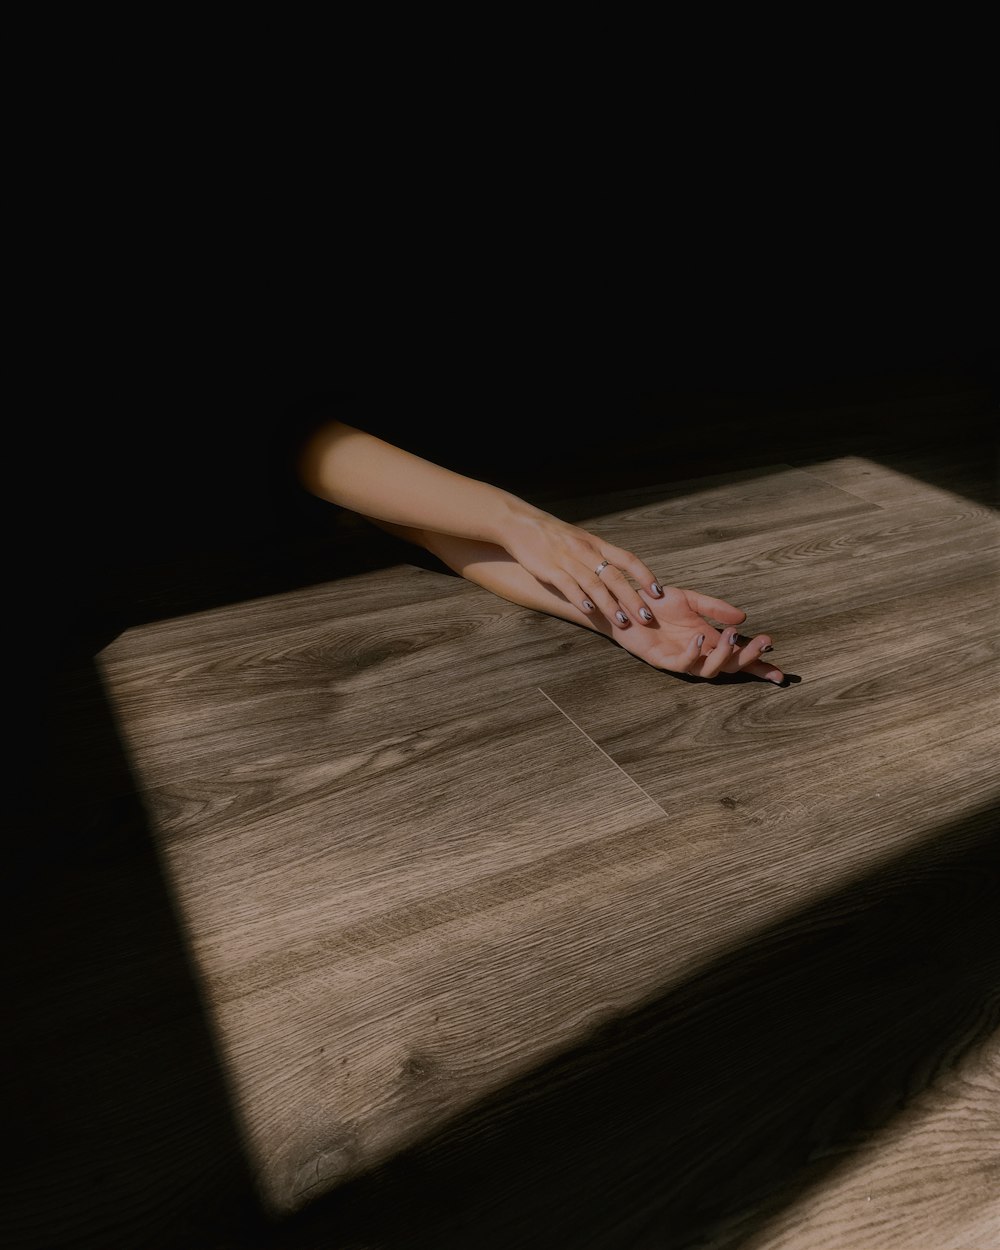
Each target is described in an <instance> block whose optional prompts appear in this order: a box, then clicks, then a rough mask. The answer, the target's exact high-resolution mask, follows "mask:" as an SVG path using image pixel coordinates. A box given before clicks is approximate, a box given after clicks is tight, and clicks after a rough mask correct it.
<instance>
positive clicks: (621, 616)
mask: <svg viewBox="0 0 1000 1250" xmlns="http://www.w3.org/2000/svg"><path fill="white" fill-rule="evenodd" d="M615 620H616V621H617V622H618V624H619V625H627V624H628V617H627V616H626V615H625V613H624V612H616V613H615Z"/></svg>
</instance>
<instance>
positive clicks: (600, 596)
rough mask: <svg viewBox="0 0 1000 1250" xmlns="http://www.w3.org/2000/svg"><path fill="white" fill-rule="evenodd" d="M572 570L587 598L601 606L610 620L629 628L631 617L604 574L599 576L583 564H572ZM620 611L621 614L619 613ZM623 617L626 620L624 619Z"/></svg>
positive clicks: (623, 627) (621, 626)
mask: <svg viewBox="0 0 1000 1250" xmlns="http://www.w3.org/2000/svg"><path fill="white" fill-rule="evenodd" d="M607 571H608V570H607V569H605V570H604V572H605V573H606V572H607ZM571 572H572V574H573V576H575V577H576V578H577V580H578V581H579V583H580V585H581V586H582V587H583V590H584V593H585V594H586V596H587V598H588V599H590V600H591V601H592V602H593V603H595V604H596V605H597V606H598V608H600V610H601V611H602V612H603V613H604V615H605V616H606V617H607V618H608V620H609V621H611V622H613V623H614V624H615V625H618V626H619V627H620V628H621V629H626V628H628V626H629V624H630V618H629V616H628V614H627V612H626V611H625V609H624V608H623V607H622V606H621V604H620V603H619V602H618V600H617V599H616V598H615V596H614V595H613V594H612V592H611V589H610V587H609V586H607V585H605V582H604V576H603V574H602V575H601V576H600V577H598V576H597V575H596V574H595V573H594V572H593V571H591V572H588V571H587V569H586V568H585V567H584V565H582V564H574V565H572V566H571ZM619 612H620V613H621V616H619V615H618V614H619ZM623 617H624V620H623V619H622V618H623Z"/></svg>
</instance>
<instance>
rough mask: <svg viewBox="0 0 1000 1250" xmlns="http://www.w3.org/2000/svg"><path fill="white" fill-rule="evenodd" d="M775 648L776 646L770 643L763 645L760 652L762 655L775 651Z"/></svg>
mask: <svg viewBox="0 0 1000 1250" xmlns="http://www.w3.org/2000/svg"><path fill="white" fill-rule="evenodd" d="M773 650H774V647H772V646H771V644H770V643H768V644H767V646H766V647H761V649H760V653H761V655H764V654H765V653H766V652H768V651H773Z"/></svg>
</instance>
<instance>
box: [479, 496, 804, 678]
mask: <svg viewBox="0 0 1000 1250" xmlns="http://www.w3.org/2000/svg"><path fill="white" fill-rule="evenodd" d="M503 545H504V547H505V549H506V550H507V552H508V554H509V555H510V556H512V557H513V559H515V560H516V561H517V562H518V563H519V564H520V565H521V566H522V567H523V568H524V569H526V570H527V571H528V572H529V573H530V574H531V575H532V576H533V577H534V578H535V579H536V580H537V581H539V582H540V583H542V584H543V585H545V586H548V587H550V588H552V589H554V590H556V591H558V593H559V594H560V595H562V597H563V598H564V599H565V600H566V601H567V602H568V603H571V604H573V605H574V606H575V607H578V608H579V609H580V610H581V611H583V612H584V613H586V614H587V616H589V617H590V618H591V620H592V621H593V627H594V628H595V629H598V630H600V632H602V633H606V634H609V635H610V636H611V637H612V638H614V640H615V642H617V643H620V644H621V646H623V647H624V648H625V649H626V650H627V651H630V652H632V654H633V655H636V656H638V657H639V658H640V659H643V660H645V661H646V662H647V663H648V664H652V665H653V666H654V667H656V668H662V669H669V670H670V671H671V672H675V673H691V674H693V675H694V676H696V677H706V678H711V677H717V676H718V675H719V674H720V673H738V672H743V673H750V674H752V675H753V676H754V677H762V678H764V679H765V680H766V681H772V682H775V683H781V682H782V681H784V679H785V675H784V673H783V672H782V671H781V669H779V668H776V667H775V666H774V665H773V664H769V663H767V662H766V661H764V660H763V659H761V656H762V655H764V654H765V653H767V652H769V651H770V650H771V649H772V642H771V637H770V635H769V634H757V635H754V636H752V637H751V636H748V635H745V634H742V633H740V632H739V630H738V629H736V628H734V627H735V626H738V625H741V624H742V623H743V622H744V621H745V620H746V613H745V612H743V611H742V610H741V609H740V608H737V607H734V605H733V604H731V603H727V602H726V601H725V600H723V599H714V598H712V597H711V596H710V595H703V594H701V593H700V592H699V591H697V590H683V589H681V588H680V587H677V586H663V585H661V584H660V583H659V582H658V581H657V579H656V575H655V574H654V573H653V572H652V570H651V569H650V568H649V566H648V565H646V564H645V563H644V562H643V561H642V560H640V559H639V557H638V556H636V555H635V554H634V553H633V552H631V551H626V550H625V549H624V548H623V547H618V546H616V545H615V544H613V543H609V542H606V541H605V540H604V539H602V538H599V537H598V536H597V535H595V534H591V533H589V532H588V531H587V530H584V529H580V527H579V526H576V525H571V524H569V522H567V521H562V520H560V519H559V518H558V517H554V516H551V515H549V514H548V513H545V512H542V511H540V510H538V509H535V508H528V509H525V510H524V511H523V512H519V513H518V514H517V515H516V516H515V517H514V518H513V519H512V520H511V522H510V523H509V525H508V526H507V527H506V528H505V531H504V535H503ZM598 569H600V572H598ZM629 577H631V578H632V579H633V580H634V581H635V582H637V583H638V589H636V588H635V587H633V586H632V584H631V582H630V581H629ZM634 621H636V622H639V623H640V624H641V625H643V626H645V628H644V629H640V630H636V629H632V628H631V626H632V623H633V622H634ZM713 622H715V623H716V624H713ZM717 626H718V627H717Z"/></svg>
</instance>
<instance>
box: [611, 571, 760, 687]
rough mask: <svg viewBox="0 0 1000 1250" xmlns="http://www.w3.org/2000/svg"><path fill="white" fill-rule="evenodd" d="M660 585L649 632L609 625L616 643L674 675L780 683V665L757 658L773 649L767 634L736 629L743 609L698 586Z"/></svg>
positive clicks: (744, 617)
mask: <svg viewBox="0 0 1000 1250" xmlns="http://www.w3.org/2000/svg"><path fill="white" fill-rule="evenodd" d="M662 589H663V594H662V597H661V599H660V600H659V601H658V602H657V604H656V618H655V621H654V622H653V626H652V628H651V630H650V631H648V632H647V631H645V630H642V631H638V630H632V631H628V630H624V629H620V628H618V627H616V625H615V624H612V625H611V626H610V636H611V637H612V638H613V639H614V640H615V642H617V643H619V644H620V645H621V646H623V647H624V648H625V649H626V650H627V651H631V652H632V654H633V655H635V656H637V657H638V658H639V659H641V660H645V661H646V663H647V664H652V665H653V667H654V668H662V669H669V670H670V671H671V672H674V673H690V674H692V675H694V676H696V677H705V678H711V677H717V676H718V675H719V674H720V673H750V674H751V675H752V676H754V677H761V678H763V679H764V680H765V681H771V682H774V683H775V685H780V684H781V683H782V682H784V680H785V674H784V673H783V672H782V671H781V669H780V668H776V667H775V666H774V665H773V664H771V663H769V662H767V661H765V660H763V659H762V658H761V657H762V656H763V655H764V654H766V653H767V652H769V651H771V650H772V642H771V636H770V634H756V635H754V636H752V637H751V636H748V635H746V634H741V633H739V632H738V631H737V629H736V628H735V626H738V625H741V624H742V623H743V622H744V621H745V620H746V613H745V612H743V611H741V609H739V608H737V607H734V606H733V605H732V604H731V603H726V601H725V600H724V599H714V598H712V597H711V596H710V595H703V594H701V593H700V592H699V591H697V590H683V589H681V588H680V587H678V586H664V587H663V588H662ZM710 621H718V622H719V623H720V625H721V626H722V628H721V629H716V628H715V627H714V626H713V625H712V624H710ZM602 632H609V631H607V630H606V631H602Z"/></svg>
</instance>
